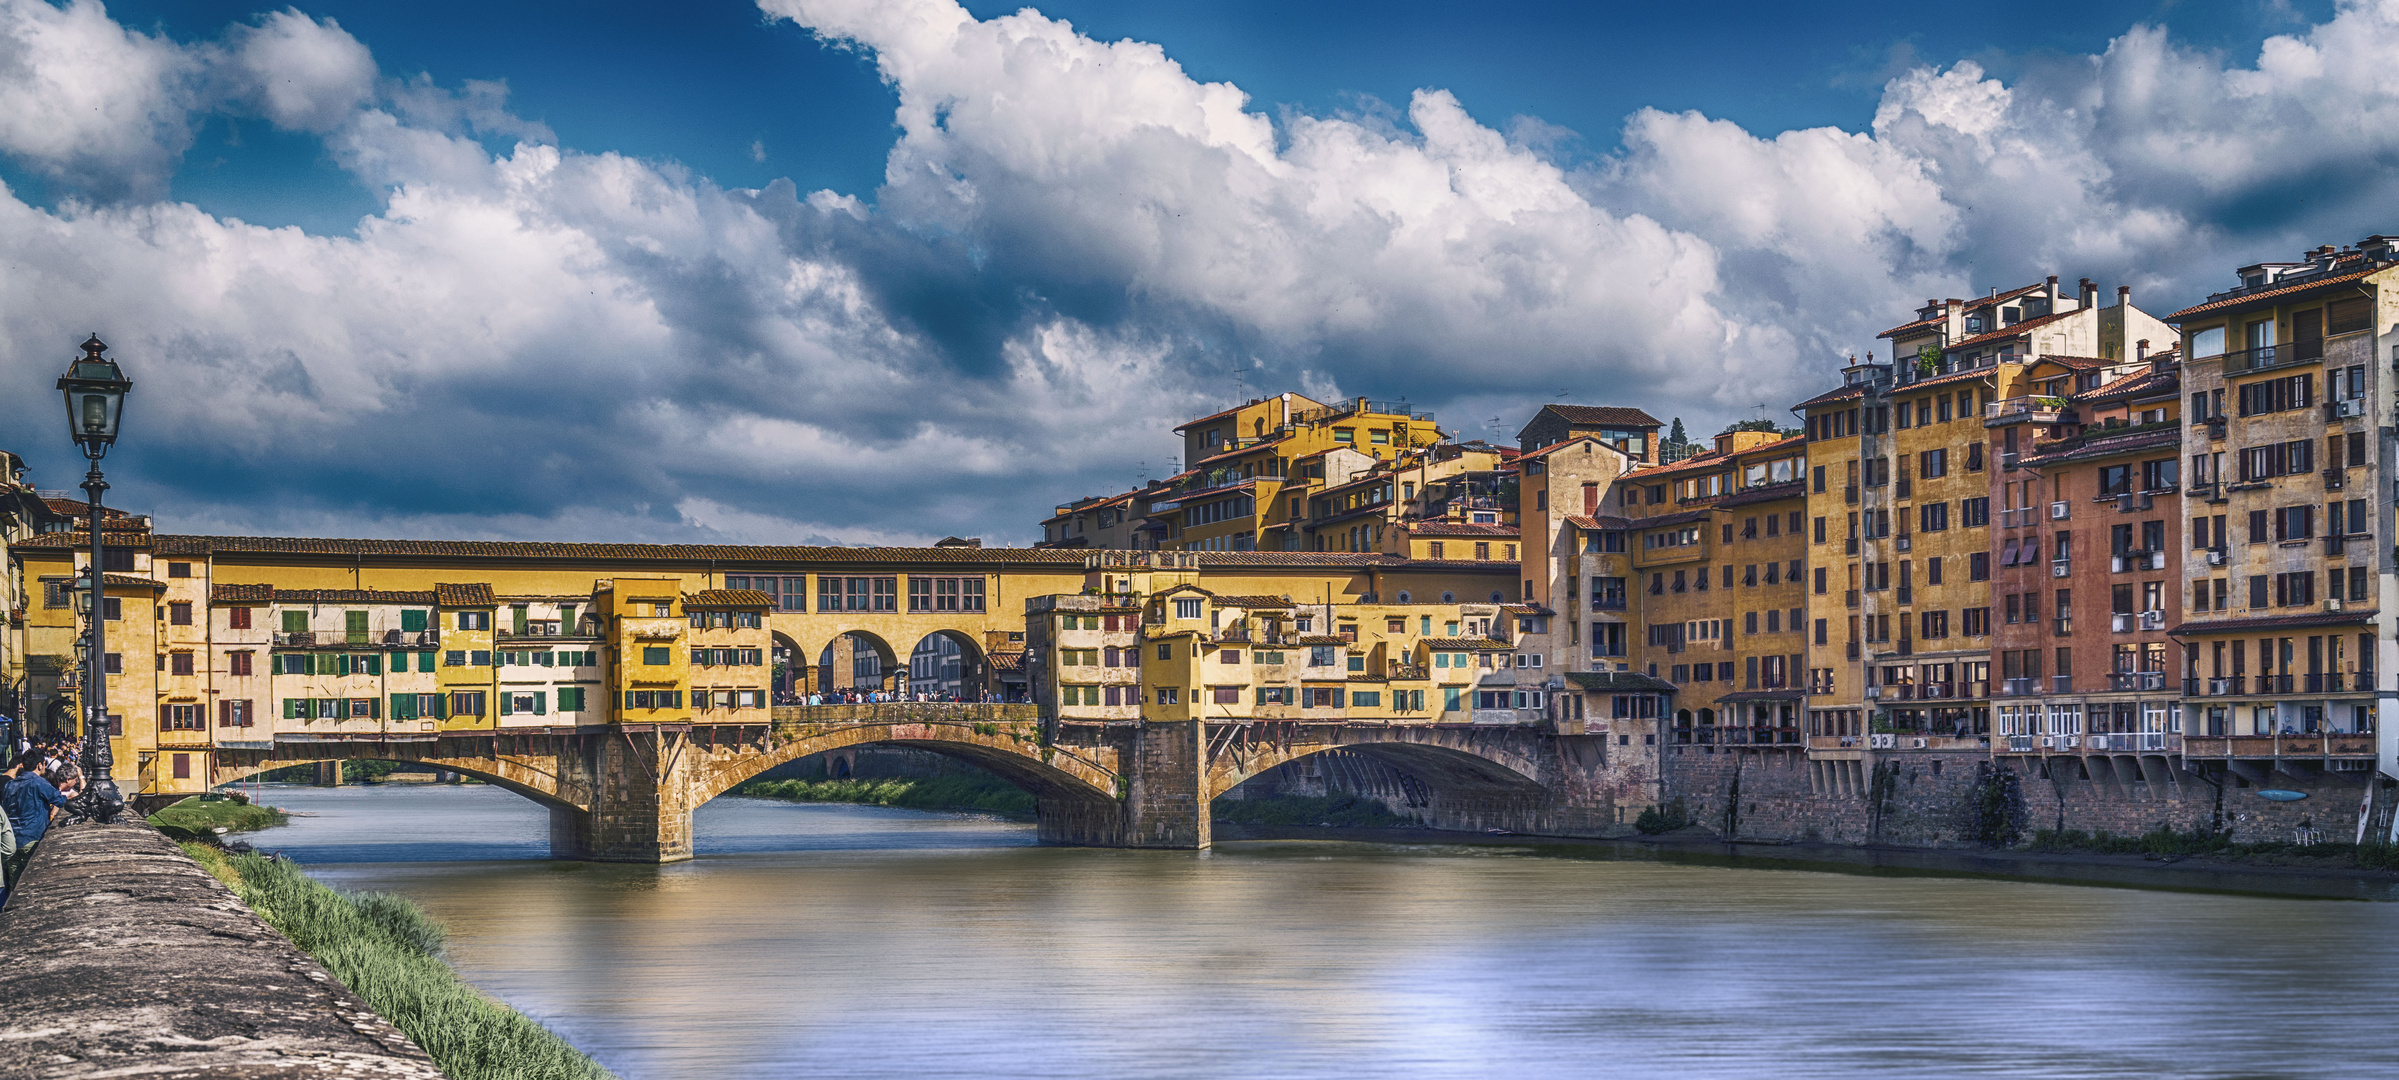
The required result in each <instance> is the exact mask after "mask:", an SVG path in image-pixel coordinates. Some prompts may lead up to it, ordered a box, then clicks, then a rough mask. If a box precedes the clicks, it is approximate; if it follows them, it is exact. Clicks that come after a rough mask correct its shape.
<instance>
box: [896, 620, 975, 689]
mask: <svg viewBox="0 0 2399 1080" xmlns="http://www.w3.org/2000/svg"><path fill="white" fill-rule="evenodd" d="M990 688H991V687H990V671H989V669H988V665H987V664H986V663H985V661H984V657H983V650H982V648H981V647H980V646H978V645H977V644H975V641H974V639H973V638H970V637H968V636H966V635H965V634H964V633H961V632H959V631H956V630H935V631H933V632H932V633H930V634H926V635H925V636H924V639H923V640H921V641H918V642H917V643H916V648H915V649H914V650H913V651H911V652H910V653H909V654H908V687H907V690H908V693H909V695H910V696H912V697H916V698H920V699H922V700H926V701H982V700H984V699H985V697H986V691H988V690H989V689H990Z"/></svg>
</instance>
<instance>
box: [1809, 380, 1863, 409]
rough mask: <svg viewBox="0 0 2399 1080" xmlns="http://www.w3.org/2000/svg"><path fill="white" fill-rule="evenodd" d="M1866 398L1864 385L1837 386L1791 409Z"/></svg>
mask: <svg viewBox="0 0 2399 1080" xmlns="http://www.w3.org/2000/svg"><path fill="white" fill-rule="evenodd" d="M1865 396H1866V388H1865V387H1864V386H1862V385H1848V386H1836V387H1834V388H1832V389H1830V390H1827V391H1825V392H1823V393H1821V394H1818V395H1816V396H1815V397H1812V398H1809V399H1807V400H1806V401H1802V402H1800V403H1799V404H1797V405H1793V406H1791V407H1792V408H1794V409H1804V408H1807V407H1808V406H1810V405H1830V404H1832V403H1833V402H1836V401H1847V400H1849V399H1851V398H1862V397H1865Z"/></svg>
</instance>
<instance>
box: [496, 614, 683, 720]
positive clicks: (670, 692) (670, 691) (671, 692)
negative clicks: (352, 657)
mask: <svg viewBox="0 0 2399 1080" xmlns="http://www.w3.org/2000/svg"><path fill="white" fill-rule="evenodd" d="M486 617H488V614H487V615H486ZM662 692H663V693H667V694H674V693H675V691H672V690H667V691H662ZM449 715H451V716H481V715H483V691H481V690H453V691H451V692H450V713H449Z"/></svg>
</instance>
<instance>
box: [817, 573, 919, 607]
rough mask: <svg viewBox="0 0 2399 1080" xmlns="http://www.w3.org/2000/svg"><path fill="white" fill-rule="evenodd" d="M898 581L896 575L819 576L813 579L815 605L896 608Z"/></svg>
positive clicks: (897, 603)
mask: <svg viewBox="0 0 2399 1080" xmlns="http://www.w3.org/2000/svg"><path fill="white" fill-rule="evenodd" d="M899 582H900V579H899V578H897V577H820V578H818V579H817V590H816V609H817V610H818V611H897V610H898V609H899Z"/></svg>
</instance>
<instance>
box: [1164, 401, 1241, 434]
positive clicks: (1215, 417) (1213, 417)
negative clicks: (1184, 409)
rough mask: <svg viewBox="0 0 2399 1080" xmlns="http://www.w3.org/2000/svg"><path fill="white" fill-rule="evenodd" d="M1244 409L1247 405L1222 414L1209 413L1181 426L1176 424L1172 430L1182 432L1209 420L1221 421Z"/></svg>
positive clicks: (1234, 407)
mask: <svg viewBox="0 0 2399 1080" xmlns="http://www.w3.org/2000/svg"><path fill="white" fill-rule="evenodd" d="M1246 408H1249V405H1248V404H1242V405H1235V406H1233V407H1232V408H1230V409H1226V410H1225V411H1223V412H1212V413H1209V414H1208V415H1206V416H1203V417H1200V418H1199V419H1197V420H1187V421H1185V422H1183V423H1181V424H1178V425H1176V426H1175V428H1174V430H1175V431H1178V432H1179V431H1182V430H1183V429H1184V428H1195V427H1198V426H1200V425H1201V424H1205V423H1207V422H1208V421H1210V420H1222V419H1224V418H1225V417H1228V416H1231V415H1233V414H1234V413H1237V412H1240V411H1241V410H1243V409H1246Z"/></svg>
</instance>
